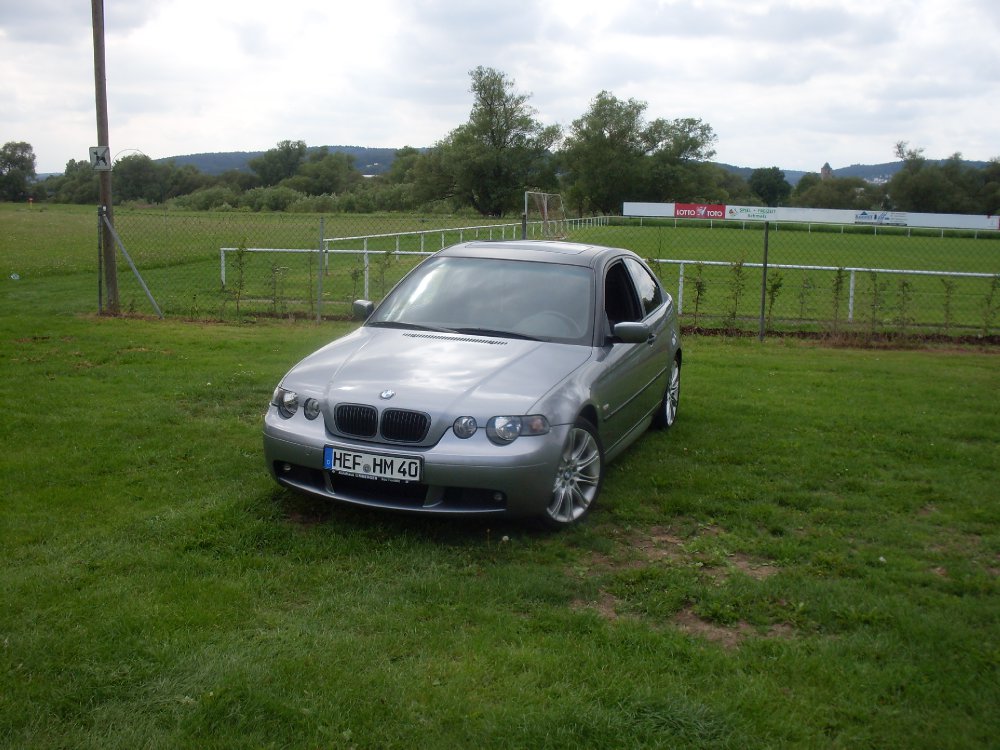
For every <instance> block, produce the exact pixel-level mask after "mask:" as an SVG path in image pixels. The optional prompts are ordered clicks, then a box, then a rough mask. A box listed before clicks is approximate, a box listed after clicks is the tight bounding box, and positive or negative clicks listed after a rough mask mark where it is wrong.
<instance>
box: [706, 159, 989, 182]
mask: <svg viewBox="0 0 1000 750" xmlns="http://www.w3.org/2000/svg"><path fill="white" fill-rule="evenodd" d="M945 161H947V160H946V159H928V160H927V163H928V164H943V163H944V162H945ZM962 163H963V164H964V165H965V166H966V167H969V168H972V169H983V168H985V167H986V165H987V164H989V162H985V161H968V160H964V161H963V162H962ZM719 166H720V167H722V168H723V169H725V170H726V171H727V172H732V173H733V174H738V175H739V176H740V177H742V178H743V179H744V180H749V179H750V175H752V174H753V171H754V167H736V166H733V165H732V164H722V163H719ZM902 166H903V162H901V161H891V162H886V163H884V164H852V165H850V166H849V167H838V168H837V169H834V170H833V176H834V177H860V178H861V179H862V180H865V181H867V182H887V181H888V180H889V179H890V178H891V177H892V176H893V175H894V174H896V172H898V171H899V170H900V169H901V168H902ZM782 171H783V172H784V173H785V179H786V180H788V182H789V184H790V185H791V186H792V187H795V185H797V184H798V182H799V180H801V179H802V178H803V177H804V176H805V175H807V174H809V173H808V172H803V171H801V170H796V169H785V170H782ZM815 174H819V169H816V171H815Z"/></svg>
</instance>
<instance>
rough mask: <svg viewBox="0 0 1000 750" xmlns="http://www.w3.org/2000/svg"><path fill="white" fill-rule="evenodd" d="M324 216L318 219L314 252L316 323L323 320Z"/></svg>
mask: <svg viewBox="0 0 1000 750" xmlns="http://www.w3.org/2000/svg"><path fill="white" fill-rule="evenodd" d="M325 219H326V217H325V216H320V217H319V244H318V245H317V246H316V252H317V253H318V254H319V263H317V264H316V322H317V323H319V322H320V321H322V320H323V272H324V262H323V261H324V257H323V256H324V253H323V237H324V236H325V235H326V232H325V231H323V229H324V226H325V225H324V220H325Z"/></svg>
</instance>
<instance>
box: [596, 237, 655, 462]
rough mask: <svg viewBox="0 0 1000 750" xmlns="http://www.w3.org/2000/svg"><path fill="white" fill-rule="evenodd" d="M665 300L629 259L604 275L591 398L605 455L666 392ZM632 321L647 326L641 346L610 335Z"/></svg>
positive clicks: (646, 274) (619, 261) (620, 260)
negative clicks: (598, 364)
mask: <svg viewBox="0 0 1000 750" xmlns="http://www.w3.org/2000/svg"><path fill="white" fill-rule="evenodd" d="M633 264H634V267H633ZM636 279H638V280H639V284H638V285H637V284H636ZM665 297H666V295H664V294H663V292H662V289H661V288H660V286H659V284H658V283H657V282H656V280H655V278H653V277H652V276H651V274H649V272H648V271H646V270H645V267H644V266H643V265H642V264H641V263H639V262H638V261H636V260H635V259H633V258H630V257H627V256H622V257H619V258H617V259H615V260H614V261H613V262H612V263H610V264H609V265H608V267H607V269H606V271H605V274H604V300H603V301H604V318H605V320H604V325H605V328H606V330H605V334H606V343H605V346H604V347H603V350H602V368H603V372H602V373H601V376H600V377H599V378H598V379H597V381H596V383H595V396H596V398H597V400H598V404H599V410H600V422H601V424H600V425H599V427H600V430H601V437H602V439H603V440H604V443H605V447H606V448H607V450H608V451H609V452H612V451H614V450H615V449H616V447H617V445H618V443H620V442H622V441H624V440H625V439H626V438H629V437H630V436H631V434H632V433H633V431H634V430H636V428H637V427H639V426H640V425H641V423H642V422H643V419H644V418H645V417H647V416H648V415H649V414H650V412H651V411H652V410H653V409H655V407H656V405H657V404H658V403H659V399H660V398H661V397H662V395H663V389H664V388H665V387H666V379H665V378H666V375H665V374H664V373H665V365H666V364H667V362H669V359H668V356H669V354H668V351H667V350H668V349H669V346H670V332H669V330H668V326H667V320H668V318H667V312H666V308H667V305H666V299H665ZM647 308H650V309H648V310H647ZM638 321H642V322H644V323H646V324H647V325H649V326H650V337H649V339H648V340H647V341H644V342H642V343H637V344H630V343H626V342H622V341H619V340H616V339H615V338H614V337H613V336H612V335H611V332H612V330H613V329H614V326H615V325H616V324H617V323H622V322H638Z"/></svg>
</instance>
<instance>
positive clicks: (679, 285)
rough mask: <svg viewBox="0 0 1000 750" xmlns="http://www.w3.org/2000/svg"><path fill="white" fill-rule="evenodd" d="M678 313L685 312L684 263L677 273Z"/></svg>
mask: <svg viewBox="0 0 1000 750" xmlns="http://www.w3.org/2000/svg"><path fill="white" fill-rule="evenodd" d="M677 314H678V315H683V314H684V264H683V263H681V264H680V270H679V272H678V274H677Z"/></svg>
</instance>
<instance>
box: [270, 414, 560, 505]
mask: <svg viewBox="0 0 1000 750" xmlns="http://www.w3.org/2000/svg"><path fill="white" fill-rule="evenodd" d="M568 433H569V426H568V425H556V426H553V427H552V428H551V431H550V432H549V433H548V434H546V435H539V436H526V437H520V438H518V439H517V440H515V441H514V442H513V443H511V444H510V445H506V446H498V445H494V444H493V443H491V442H490V441H489V439H488V438H487V437H486V432H485V430H482V429H480V430H479V431H478V432H477V433H476V434H475V435H474V436H473V437H471V438H469V439H466V440H463V439H460V438H458V437H456V436H455V434H454V433H453V432H452V431H451V430H448V431H447V432H446V433H445V435H444V437H442V439H441V440H440V441H438V443H437V444H436V445H434V446H431V447H429V448H407V447H405V446H399V445H395V444H393V445H388V444H383V443H368V442H363V441H355V440H344V439H343V438H334V437H333V436H331V435H329V434H328V433H327V432H326V429H325V427H324V425H323V421H322V420H321V419H320V420H314V421H312V422H307V421H306V420H305V419H304V418H302V417H301V415H296V416H295V417H293V418H292V419H284V418H282V417H281V416H279V415H278V413H277V409H275V407H273V406H271V407H269V408H268V412H267V415H266V416H265V418H264V456H265V459H266V461H267V466H268V469H269V470H270V472H271V474H272V476H273V477H274V479H275V480H276V481H277V482H278V483H279V484H281V485H283V486H286V487H290V488H292V489H295V490H298V491H300V492H305V493H308V494H310V495H315V496H319V497H325V498H329V499H331V500H336V501H339V502H343V503H350V504H352V505H360V506H365V507H369V508H382V509H389V510H398V511H408V512H415V513H435V514H451V515H483V514H486V515H489V514H498V515H509V516H535V515H540V514H541V513H543V512H544V510H545V508H546V506H547V505H548V503H549V501H550V499H551V497H552V488H553V482H554V479H555V473H556V470H557V468H558V466H559V461H560V459H561V456H562V448H563V445H564V444H565V442H566V437H567V435H568ZM326 446H333V447H335V448H343V449H346V450H357V451H366V452H377V453H379V454H383V455H386V456H393V457H412V456H419V457H420V458H421V459H422V460H423V476H422V480H421V482H413V483H400V482H388V481H383V480H378V479H365V478H359V477H350V476H346V475H341V474H334V473H332V472H330V471H328V470H325V469H324V468H323V450H324V448H325V447H326Z"/></svg>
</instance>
